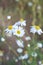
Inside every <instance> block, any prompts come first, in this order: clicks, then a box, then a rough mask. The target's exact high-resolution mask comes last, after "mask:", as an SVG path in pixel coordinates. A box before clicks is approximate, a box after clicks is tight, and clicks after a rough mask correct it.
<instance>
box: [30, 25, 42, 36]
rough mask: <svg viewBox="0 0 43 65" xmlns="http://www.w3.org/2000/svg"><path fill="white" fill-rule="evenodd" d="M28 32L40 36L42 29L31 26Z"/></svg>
mask: <svg viewBox="0 0 43 65" xmlns="http://www.w3.org/2000/svg"><path fill="white" fill-rule="evenodd" d="M30 32H32V33H33V34H35V33H38V34H39V35H41V34H42V33H43V31H42V29H41V28H40V27H39V26H36V25H35V26H31V29H30Z"/></svg>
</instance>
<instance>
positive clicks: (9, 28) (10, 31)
mask: <svg viewBox="0 0 43 65" xmlns="http://www.w3.org/2000/svg"><path fill="white" fill-rule="evenodd" d="M5 32H6V35H7V33H8V34H10V36H12V34H13V33H14V28H13V26H12V25H10V26H8V28H7V29H5Z"/></svg>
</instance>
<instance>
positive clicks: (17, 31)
mask: <svg viewBox="0 0 43 65" xmlns="http://www.w3.org/2000/svg"><path fill="white" fill-rule="evenodd" d="M24 34H25V31H24V29H23V28H22V27H18V28H17V29H15V32H14V35H16V36H17V37H23V35H24Z"/></svg>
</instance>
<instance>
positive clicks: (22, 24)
mask: <svg viewBox="0 0 43 65" xmlns="http://www.w3.org/2000/svg"><path fill="white" fill-rule="evenodd" d="M16 25H18V26H20V25H21V26H26V20H24V19H22V18H21V19H20V21H18V22H16Z"/></svg>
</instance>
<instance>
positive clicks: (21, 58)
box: [19, 54, 29, 60]
mask: <svg viewBox="0 0 43 65" xmlns="http://www.w3.org/2000/svg"><path fill="white" fill-rule="evenodd" d="M28 57H29V55H28V54H24V55H21V56H19V60H25V59H28Z"/></svg>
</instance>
